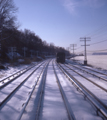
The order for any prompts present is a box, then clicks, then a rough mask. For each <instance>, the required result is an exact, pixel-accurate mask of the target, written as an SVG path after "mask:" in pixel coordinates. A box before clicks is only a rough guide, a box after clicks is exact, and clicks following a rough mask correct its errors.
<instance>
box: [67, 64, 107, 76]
mask: <svg viewBox="0 0 107 120" xmlns="http://www.w3.org/2000/svg"><path fill="white" fill-rule="evenodd" d="M66 63H69V64H71V63H70V62H66ZM75 63H76V62H75ZM81 67H83V68H84V69H88V70H91V71H93V72H96V73H99V74H102V75H105V76H107V74H104V73H102V72H99V71H96V70H93V69H90V68H86V67H84V66H83V65H81Z"/></svg>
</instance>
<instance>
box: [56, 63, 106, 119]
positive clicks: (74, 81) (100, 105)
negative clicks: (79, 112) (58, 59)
mask: <svg viewBox="0 0 107 120" xmlns="http://www.w3.org/2000/svg"><path fill="white" fill-rule="evenodd" d="M57 65H58V67H59V68H60V69H61V71H62V72H63V73H64V74H65V76H66V77H67V78H68V79H69V80H70V81H71V82H72V84H74V85H75V86H76V88H77V90H80V91H81V92H82V93H83V94H84V98H87V99H88V100H89V101H90V102H91V103H92V105H93V106H94V107H95V108H96V110H97V111H96V112H97V115H99V113H101V114H102V116H103V118H104V119H107V106H106V105H105V104H104V103H102V102H101V101H100V100H99V99H98V98H97V97H96V96H95V95H94V94H93V93H91V92H90V91H89V90H88V89H87V88H86V87H85V86H83V85H82V84H81V83H80V82H79V81H78V80H77V79H75V78H74V77H73V76H72V75H71V74H70V73H68V72H67V71H66V70H65V69H64V68H63V67H62V66H61V65H59V64H57ZM93 99H94V100H93Z"/></svg>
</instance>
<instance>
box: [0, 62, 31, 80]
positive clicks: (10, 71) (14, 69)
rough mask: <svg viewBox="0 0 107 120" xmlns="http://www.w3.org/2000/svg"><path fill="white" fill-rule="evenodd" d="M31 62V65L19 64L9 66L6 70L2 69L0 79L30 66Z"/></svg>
mask: <svg viewBox="0 0 107 120" xmlns="http://www.w3.org/2000/svg"><path fill="white" fill-rule="evenodd" d="M30 65H31V64H29V65H19V66H8V69H4V70H0V80H2V79H4V78H6V77H8V76H10V75H12V74H14V73H16V72H18V71H20V70H22V69H24V68H26V67H28V66H30Z"/></svg>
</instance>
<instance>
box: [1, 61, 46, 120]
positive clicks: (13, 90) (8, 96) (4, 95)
mask: <svg viewBox="0 0 107 120" xmlns="http://www.w3.org/2000/svg"><path fill="white" fill-rule="evenodd" d="M46 64H47V61H45V62H42V63H39V64H38V65H36V66H35V67H32V68H30V69H29V70H27V72H26V74H23V75H21V76H20V75H19V77H17V79H16V80H15V81H12V82H11V83H10V84H9V83H8V85H6V86H3V87H2V88H1V89H0V96H1V99H0V114H1V115H2V110H6V106H7V103H10V104H11V101H12V99H16V98H15V96H16V94H20V91H21V89H22V90H23V91H22V92H24V96H23V97H24V101H25V103H23V104H22V103H19V104H21V105H19V106H22V108H20V109H22V111H24V109H25V107H26V105H27V103H28V101H29V100H30V97H31V94H32V92H33V90H34V88H35V86H36V85H37V83H38V81H39V79H40V77H41V75H42V73H43V72H44V71H43V70H44V68H45V66H46ZM36 71H37V72H36ZM35 74H38V75H37V77H36V79H37V80H36V81H35V80H33V81H31V80H30V79H31V78H32V76H34V75H35ZM18 80H19V81H18ZM29 83H30V84H31V85H32V86H31V87H30V85H29V88H28V89H27V87H26V84H29ZM41 84H42V83H41ZM12 85H13V87H12ZM25 88H26V89H25ZM6 90H7V91H6ZM29 90H30V92H29ZM25 92H26V93H25ZM27 92H28V93H27ZM21 95H22V93H21ZM28 95H29V97H28ZM23 97H22V98H23ZM26 97H27V100H26ZM18 102H19V101H18ZM20 102H21V101H20ZM22 113H23V112H21V114H22ZM1 115H0V116H1ZM16 116H17V115H16ZM19 116H21V115H19ZM3 117H5V116H3ZM20 118H21V117H19V119H20ZM14 119H15V118H14Z"/></svg>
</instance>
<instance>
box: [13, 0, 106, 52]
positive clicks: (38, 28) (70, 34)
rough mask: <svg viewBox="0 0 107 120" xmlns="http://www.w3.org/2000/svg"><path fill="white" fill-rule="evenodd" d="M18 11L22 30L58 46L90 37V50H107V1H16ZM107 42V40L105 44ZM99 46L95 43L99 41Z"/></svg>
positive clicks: (76, 42) (77, 42)
mask: <svg viewBox="0 0 107 120" xmlns="http://www.w3.org/2000/svg"><path fill="white" fill-rule="evenodd" d="M14 2H15V4H16V6H17V7H18V8H19V10H18V13H17V17H18V21H19V22H20V24H21V26H20V28H19V29H22V30H24V29H25V28H26V29H30V30H31V31H34V32H35V34H36V35H38V36H40V38H41V39H42V40H46V41H47V42H48V43H54V44H55V45H56V46H61V47H65V48H66V47H69V46H70V44H77V47H76V48H79V49H77V50H76V51H75V52H81V51H83V50H84V47H81V45H83V44H84V43H83V42H80V37H85V36H86V37H91V41H88V42H87V44H92V45H90V46H89V47H87V49H88V50H89V51H95V50H103V49H107V0H14ZM104 40H106V41H104ZM100 41H103V42H101V43H98V44H93V43H96V42H100Z"/></svg>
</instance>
